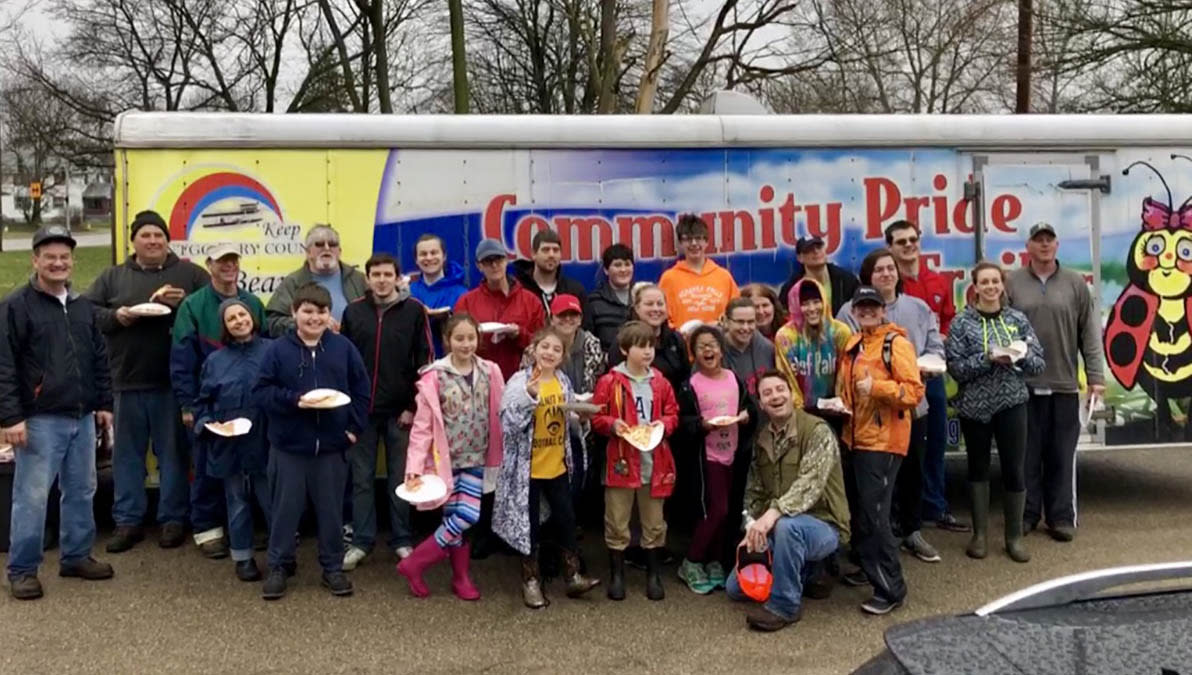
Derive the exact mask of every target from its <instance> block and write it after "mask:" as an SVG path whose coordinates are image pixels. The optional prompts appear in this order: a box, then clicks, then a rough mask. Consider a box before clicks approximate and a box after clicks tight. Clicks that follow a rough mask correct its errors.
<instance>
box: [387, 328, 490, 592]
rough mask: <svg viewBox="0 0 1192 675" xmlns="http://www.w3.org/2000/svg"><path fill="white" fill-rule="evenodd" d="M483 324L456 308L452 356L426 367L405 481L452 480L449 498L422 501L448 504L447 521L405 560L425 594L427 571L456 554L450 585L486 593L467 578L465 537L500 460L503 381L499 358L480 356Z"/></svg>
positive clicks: (449, 343) (446, 337)
mask: <svg viewBox="0 0 1192 675" xmlns="http://www.w3.org/2000/svg"><path fill="white" fill-rule="evenodd" d="M479 337H480V329H479V327H478V326H477V325H476V321H475V320H474V319H472V317H470V316H468V315H467V314H456V315H455V316H453V317H451V318H450V319H448V320H447V323H446V325H445V326H444V327H443V343H444V346H445V347H446V349H447V350H448V354H447V356H445V357H443V358H441V359H439V360H437V361H435V362H434V363H431V364H430V365H429V366H427V367H425V368H423V369H422V371H421V376H420V377H419V379H418V393H417V395H416V397H415V400H416V401H417V404H418V410H417V412H416V413H415V414H414V426H413V428H412V429H411V430H410V444H409V448H408V449H407V451H406V484H407V485H409V486H411V487H413V486H414V485H416V484H417V482H418V480H419V478H420V477H421V476H423V475H425V474H430V473H433V474H435V475H437V476H438V477H439V478H442V479H443V482H444V483H446V484H447V496H446V497H444V498H443V499H442V500H439V501H436V502H428V503H424V504H419V505H418V509H419V510H424V511H425V510H430V509H435V508H438V507H440V506H442V507H443V524H442V525H440V526H439V527H438V529H436V530H435V533H434V535H432V536H430V537H428V538H427V539H426V540H424V541H423V542H422V543H421V544H419V545H418V547H417V548H415V549H414V552H413V553H412V554H410V555H409V556H408V557H407V558H406V559H405V560H402V561H401V562H400V563H398V564H397V572H398V574H401V575H402V576H404V577H405V578H406V580H407V581H408V582H409V584H410V592H411V593H413V594H414V595H415V596H416V597H419V598H425V597H427V596H428V595H430V589H429V588H427V586H426V582H425V581H424V580H423V578H422V575H423V573H424V572H426V569H427V568H428V567H430V566H431V565H435V564H438V563H440V562H442V561H443V560H444V559H446V558H448V557H450V558H451V590H452V591H454V593H455V594H456V595H457V596H459V597H460V598H461V599H463V600H478V599H479V598H480V591H479V590H477V589H476V586H475V585H474V584H473V583H472V580H471V578H470V577H469V576H468V567H469V564H470V560H471V547H470V546H469V545H468V542H467V541H466V540H465V539H464V532H465V531H467V529H468V528H470V527H471V526H472V525H474V524H475V523H476V521H477V520H478V519H479V518H480V497H481V495H482V494H483V493H484V469H485V467H499V466H500V465H501V423H500V418H499V414H500V406H501V395H502V393H503V392H504V389H505V380H504V378H502V376H501V369H500V368H499V367H498V366H497V364H495V363H493V362H491V361H485V360H484V359H482V358H480V357H478V356H476V345H477V343H478V341H479Z"/></svg>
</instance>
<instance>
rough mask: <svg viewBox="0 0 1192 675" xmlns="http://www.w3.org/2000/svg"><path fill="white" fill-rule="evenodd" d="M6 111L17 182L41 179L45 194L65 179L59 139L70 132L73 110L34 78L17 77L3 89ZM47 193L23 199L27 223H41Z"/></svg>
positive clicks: (0, 97) (9, 150)
mask: <svg viewBox="0 0 1192 675" xmlns="http://www.w3.org/2000/svg"><path fill="white" fill-rule="evenodd" d="M0 102H2V103H3V107H4V109H5V111H6V114H5V117H4V120H3V121H4V126H5V128H4V129H3V130H2V131H0V133H3V134H4V136H5V138H6V139H7V144H6V147H5V150H6V151H7V153H8V155H9V156H10V157H12V158H14V160H15V164H16V171H15V172H14V173H15V177H16V180H17V182H18V183H20V184H24V185H29V184H31V183H34V182H36V183H40V184H41V187H42V192H43V195H44V193H45V192H48V191H49V190H50V189H52V188H54V187H55V186H57V185H60V184H61V183H62V177H63V175H64V173H65V172H64V169H65V162H64V155H63V153H62V152H61V148H60V147H59V140H60V139H61V138H62V137H63V136H64V135H65V134H67V133H68V132H69V129H70V117H71V115H72V111H71V110H70V109H69V108H67V107H66V106H63V105H61V104H60V103H58V102H57V101H55V100H54V99H53V98H49V97H46V96H44V95H43V92H42V90H41V89H40V88H39V87H38V86H37V85H36V83H33V82H27V81H18V82H17V83H14V84H12V85H10V86H8V87H6V88H5V89H4V90H3V91H0ZM43 198H44V197H34V196H33V195H32V194H30V195H29V199H27V200H23V201H21V203H20V206H19V208H20V210H21V214H22V216H23V217H24V219H25V222H26V223H29V224H33V225H37V224H39V223H41V215H42V200H43Z"/></svg>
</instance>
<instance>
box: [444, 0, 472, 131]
mask: <svg viewBox="0 0 1192 675" xmlns="http://www.w3.org/2000/svg"><path fill="white" fill-rule="evenodd" d="M447 9H448V11H449V12H450V13H451V74H452V88H453V91H454V95H455V113H456V114H457V115H466V114H467V113H468V101H469V99H470V98H471V94H470V92H469V91H468V55H467V51H466V44H465V42H464V8H463V0H447Z"/></svg>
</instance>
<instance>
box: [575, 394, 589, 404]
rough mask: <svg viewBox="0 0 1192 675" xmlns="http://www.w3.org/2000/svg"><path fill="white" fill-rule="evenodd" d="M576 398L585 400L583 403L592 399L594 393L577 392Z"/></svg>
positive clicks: (581, 400)
mask: <svg viewBox="0 0 1192 675" xmlns="http://www.w3.org/2000/svg"><path fill="white" fill-rule="evenodd" d="M575 400H577V401H580V402H583V403H588V402H590V401H591V400H592V394H576V395H575Z"/></svg>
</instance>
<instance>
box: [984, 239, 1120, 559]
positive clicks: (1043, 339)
mask: <svg viewBox="0 0 1192 675" xmlns="http://www.w3.org/2000/svg"><path fill="white" fill-rule="evenodd" d="M1026 248H1027V253H1029V254H1030V264H1029V265H1028V266H1026V267H1023V268H1022V269H1018V270H1015V271H1013V272H1011V273H1010V274H1009V276H1008V277H1007V278H1006V294H1007V295H1008V296H1009V298H1010V306H1011V307H1013V308H1014V309H1017V310H1019V311H1021V312H1022V313H1023V314H1026V316H1027V318H1028V319H1030V321H1031V325H1032V326H1033V327H1034V329H1035V333H1036V334H1037V335H1038V336H1039V342H1040V343H1041V344H1042V345H1043V359H1044V361H1046V363H1047V366H1046V368H1044V369H1043V372H1042V373H1041V374H1039V375H1036V376H1034V377H1031V378H1029V379H1028V380H1027V385H1028V386H1029V387H1030V390H1031V398H1030V402H1029V403H1028V404H1027V429H1028V432H1027V441H1026V471H1025V473H1026V510H1025V513H1024V514H1023V520H1024V524H1025V528H1026V531H1027V532H1029V531H1031V530H1033V529H1034V528H1035V527H1037V526H1038V524H1039V520H1040V517H1041V516H1043V517H1045V518H1046V522H1047V526H1048V533H1049V534H1050V535H1051V537H1052V538H1053V539H1055V540H1056V541H1072V538H1073V537H1075V536H1076V441H1077V439H1078V438H1079V437H1080V398H1079V391H1080V387H1079V384H1078V383H1077V372H1078V368H1079V364H1078V362H1077V359H1076V353H1077V350H1079V352H1080V355H1081V356H1082V357H1083V359H1084V368H1085V373H1086V375H1087V377H1088V384H1089V392H1090V394H1093V395H1096V396H1104V395H1105V365H1104V364H1105V358H1104V355H1103V353H1102V351H1101V322H1100V320H1099V319H1100V316H1099V314H1098V311H1097V303H1096V302H1095V301H1094V299H1093V294H1092V293H1091V292H1090V291H1089V287H1088V284H1086V283H1085V282H1084V277H1083V276H1081V274H1080V273H1079V272H1076V271H1074V270H1069V269H1064V268H1062V267H1060V264H1059V261H1058V260H1056V249H1057V248H1059V242H1058V241H1057V240H1056V235H1055V229H1054V228H1052V226H1051V225H1049V224H1048V223H1037V224H1035V225H1034V226H1033V227H1031V229H1030V238H1029V239H1028V240H1027V244H1026Z"/></svg>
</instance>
